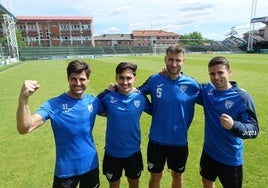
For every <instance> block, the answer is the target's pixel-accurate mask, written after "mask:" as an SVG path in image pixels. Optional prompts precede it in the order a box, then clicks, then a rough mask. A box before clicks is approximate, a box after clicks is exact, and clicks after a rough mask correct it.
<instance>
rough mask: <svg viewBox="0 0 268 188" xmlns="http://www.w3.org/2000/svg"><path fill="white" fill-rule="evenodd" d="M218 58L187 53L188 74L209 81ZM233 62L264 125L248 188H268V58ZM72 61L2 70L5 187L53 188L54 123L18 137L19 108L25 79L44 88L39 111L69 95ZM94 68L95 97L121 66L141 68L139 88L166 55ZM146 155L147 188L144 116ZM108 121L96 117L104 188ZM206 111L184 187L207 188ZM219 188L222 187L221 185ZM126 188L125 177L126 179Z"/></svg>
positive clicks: (98, 62) (34, 102)
mask: <svg viewBox="0 0 268 188" xmlns="http://www.w3.org/2000/svg"><path fill="white" fill-rule="evenodd" d="M213 56H216V55H215V54H203V55H191V54H186V62H185V65H184V66H183V72H184V73H185V74H187V75H190V76H192V77H194V78H195V79H196V80H197V81H199V82H208V81H209V77H208V72H207V63H208V61H209V60H210V59H211V58H212V57H213ZM224 56H226V57H227V58H228V59H229V61H230V63H231V69H232V70H233V74H232V76H231V80H236V81H237V82H238V84H239V86H240V87H242V88H244V89H245V90H247V91H248V92H249V93H250V94H251V95H252V96H253V98H254V101H255V105H256V110H257V115H258V119H259V125H260V134H259V136H258V137H257V138H256V139H255V140H244V144H245V148H244V161H245V164H244V184H243V187H244V188H258V187H260V188H265V187H267V185H268V173H267V172H268V137H267V131H268V128H267V125H268V114H267V113H268V109H267V105H268V89H267V80H268V55H267V54H224ZM69 61H71V60H50V61H45V60H42V61H28V62H24V63H18V64H16V66H5V67H0V88H1V96H0V112H1V113H0V114H1V115H0V117H1V126H0V140H1V142H0V148H1V157H0V163H1V168H0V187H5V188H18V187H19V188H47V187H51V183H52V179H53V170H54V160H55V148H54V140H53V135H52V130H51V127H50V122H47V123H46V124H45V125H44V126H42V127H40V128H39V129H37V130H35V131H34V132H32V133H31V134H29V135H19V134H18V132H17V130H16V119H15V115H16V108H17V101H18V95H19V92H20V88H21V85H22V82H23V80H25V79H34V80H38V81H39V83H40V85H41V88H40V89H39V90H38V91H37V92H36V93H35V94H34V95H33V96H32V97H31V98H30V101H29V103H30V107H31V110H32V112H34V111H35V110H36V109H37V108H38V107H39V105H41V103H42V102H44V100H46V99H48V98H51V97H54V96H57V95H59V94H60V93H62V92H65V91H67V89H68V83H67V76H66V66H67V64H68V63H69ZM84 61H85V62H87V63H89V64H90V66H91V68H92V75H91V80H90V82H89V86H88V89H87V92H88V93H92V94H94V95H96V94H98V93H99V92H101V91H102V90H103V89H105V88H106V87H107V85H108V84H109V83H110V82H115V80H114V78H115V67H116V65H117V64H118V63H119V62H121V61H130V62H133V63H136V64H137V65H138V71H137V81H136V86H139V85H140V84H142V83H143V82H144V81H145V80H146V79H147V77H148V76H150V75H151V74H153V73H157V72H159V71H160V70H161V69H162V68H163V67H164V57H163V55H162V56H157V55H155V56H127V57H123V56H121V57H107V58H96V59H84ZM140 122H141V127H142V146H141V148H142V153H143V159H144V167H145V169H144V171H143V174H142V176H141V178H140V187H142V188H144V187H148V180H149V173H148V172H147V169H146V167H147V166H146V146H147V141H148V130H149V126H150V117H149V116H148V115H146V114H143V115H142V118H141V120H140ZM105 123H106V120H105V118H103V117H97V119H96V123H95V127H94V131H93V135H94V139H95V143H96V146H97V150H98V153H99V160H100V178H101V187H108V182H107V180H106V178H105V177H104V176H103V175H102V166H101V165H102V157H103V150H104V149H103V147H104V138H105ZM203 128H204V127H203V111H202V108H201V107H200V106H198V105H197V106H196V113H195V117H194V120H193V123H192V125H191V127H190V129H189V152H190V153H189V158H188V162H187V168H186V172H185V173H184V187H186V188H197V187H202V184H201V177H200V175H199V171H198V170H199V157H200V153H201V150H202V143H203ZM170 182H171V176H170V172H169V170H167V169H165V170H164V173H163V178H162V181H161V187H170ZM216 185H217V187H221V186H220V184H219V182H218V181H217V182H216ZM121 187H127V181H126V178H125V177H124V176H123V177H122V179H121Z"/></svg>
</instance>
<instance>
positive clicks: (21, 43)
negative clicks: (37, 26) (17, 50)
mask: <svg viewBox="0 0 268 188" xmlns="http://www.w3.org/2000/svg"><path fill="white" fill-rule="evenodd" d="M16 38H17V45H18V47H26V46H27V44H26V43H25V42H24V41H23V36H22V34H21V33H20V31H18V30H16ZM1 44H2V46H3V47H7V36H6V35H4V36H3V37H2V39H1Z"/></svg>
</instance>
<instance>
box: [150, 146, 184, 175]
mask: <svg viewBox="0 0 268 188" xmlns="http://www.w3.org/2000/svg"><path fill="white" fill-rule="evenodd" d="M187 158H188V145H187V146H183V147H178V146H165V145H160V144H156V143H152V142H150V141H149V143H148V148H147V164H148V170H149V172H152V173H160V172H162V171H163V169H164V166H165V163H166V161H167V166H168V168H169V169H172V170H173V171H175V172H177V173H183V172H184V171H185V167H186V162H187Z"/></svg>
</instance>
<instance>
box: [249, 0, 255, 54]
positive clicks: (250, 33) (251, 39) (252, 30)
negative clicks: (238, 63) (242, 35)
mask: <svg viewBox="0 0 268 188" xmlns="http://www.w3.org/2000/svg"><path fill="white" fill-rule="evenodd" d="M256 6H257V0H252V4H251V17H250V28H249V33H248V48H247V51H248V52H251V51H253V49H252V48H253V34H254V26H255V22H252V20H253V18H255V15H256Z"/></svg>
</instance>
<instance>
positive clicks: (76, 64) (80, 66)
mask: <svg viewBox="0 0 268 188" xmlns="http://www.w3.org/2000/svg"><path fill="white" fill-rule="evenodd" d="M83 71H85V73H86V75H87V77H89V76H90V73H91V70H90V67H89V65H88V64H86V63H85V62H83V61H79V60H73V61H71V62H70V63H69V64H68V67H67V76H68V77H69V76H70V74H71V73H78V74H80V73H82V72H83Z"/></svg>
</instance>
